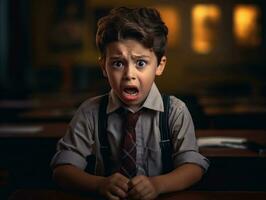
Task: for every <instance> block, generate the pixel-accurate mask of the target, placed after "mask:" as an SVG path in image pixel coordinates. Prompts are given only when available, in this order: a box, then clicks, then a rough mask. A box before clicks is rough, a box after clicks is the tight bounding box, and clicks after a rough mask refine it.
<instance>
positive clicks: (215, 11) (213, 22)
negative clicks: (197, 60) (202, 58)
mask: <svg viewBox="0 0 266 200" xmlns="http://www.w3.org/2000/svg"><path fill="white" fill-rule="evenodd" d="M220 18H221V11H220V8H219V7H218V6H217V5H214V4H197V5H195V6H194V7H193V9H192V48H193V50H194V51H195V52H197V53H200V54H208V53H210V52H211V51H212V50H213V48H214V47H215V44H216V41H217V32H218V25H219V22H220Z"/></svg>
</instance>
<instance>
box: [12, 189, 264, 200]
mask: <svg viewBox="0 0 266 200" xmlns="http://www.w3.org/2000/svg"><path fill="white" fill-rule="evenodd" d="M265 197H266V192H244V191H242V192H237V191H232V192H223V191H219V192H211V191H182V192H176V193H170V194H165V195H161V196H159V197H158V198H157V200H184V199H186V200H213V199H215V200H225V199H241V200H250V199H252V200H264V199H265ZM32 199H38V200H55V199H60V200H96V199H97V200H99V199H103V198H100V197H96V196H79V195H75V194H68V193H64V192H61V191H56V190H18V191H16V192H15V193H14V194H13V195H11V197H10V198H9V200H32Z"/></svg>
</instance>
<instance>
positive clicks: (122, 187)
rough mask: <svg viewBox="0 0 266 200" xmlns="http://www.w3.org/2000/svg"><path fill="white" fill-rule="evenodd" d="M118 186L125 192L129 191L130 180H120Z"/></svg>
mask: <svg viewBox="0 0 266 200" xmlns="http://www.w3.org/2000/svg"><path fill="white" fill-rule="evenodd" d="M116 186H117V187H119V188H121V189H122V190H124V192H128V182H124V181H123V180H118V182H117V183H116Z"/></svg>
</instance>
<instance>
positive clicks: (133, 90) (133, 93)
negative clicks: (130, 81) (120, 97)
mask: <svg viewBox="0 0 266 200" xmlns="http://www.w3.org/2000/svg"><path fill="white" fill-rule="evenodd" d="M123 91H124V92H125V93H126V94H127V95H131V96H136V95H137V94H138V93H139V90H138V88H136V87H126V88H124V90H123Z"/></svg>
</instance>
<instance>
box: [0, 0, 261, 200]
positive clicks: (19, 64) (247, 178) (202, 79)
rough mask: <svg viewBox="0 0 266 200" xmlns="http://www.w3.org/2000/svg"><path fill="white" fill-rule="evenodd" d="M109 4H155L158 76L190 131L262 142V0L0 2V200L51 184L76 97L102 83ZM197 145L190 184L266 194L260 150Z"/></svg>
mask: <svg viewBox="0 0 266 200" xmlns="http://www.w3.org/2000/svg"><path fill="white" fill-rule="evenodd" d="M116 6H132V7H135V6H150V7H156V8H157V9H158V10H159V11H160V13H161V16H162V18H163V19H164V21H165V22H166V24H167V26H168V27H169V41H168V50H167V58H168V62H167V68H166V70H165V72H164V74H163V75H162V76H161V77H159V78H158V79H157V80H156V83H157V85H158V87H159V88H160V90H161V92H162V93H167V94H172V95H175V96H177V97H179V98H180V99H182V100H183V101H184V102H185V103H186V104H187V106H188V108H189V110H190V112H191V114H192V117H193V120H194V123H195V127H196V134H197V136H199V137H203V136H204V137H206V136H227V137H241V138H243V137H245V138H247V139H249V140H250V141H253V142H256V143H258V144H262V145H264V144H265V145H266V122H265V120H266V101H265V100H266V2H265V1H263V0H226V1H224V0H212V1H211V0H186V1H182V0H142V1H137V0H127V1H120V0H108V1H105V0H38V1H34V0H0V155H1V156H0V158H1V159H0V199H1V195H3V197H7V196H9V194H11V193H12V192H14V191H15V190H16V189H18V188H53V187H56V186H55V185H54V184H53V182H52V181H51V176H50V175H51V171H50V169H49V161H50V159H51V156H52V155H53V153H54V151H55V144H56V141H57V140H58V139H59V138H60V137H61V136H62V135H64V133H65V130H66V128H67V124H68V122H69V121H70V119H71V117H72V116H73V114H74V112H75V109H76V108H77V107H78V106H79V105H80V103H81V102H83V101H84V100H85V99H87V98H89V97H91V96H95V95H99V94H103V93H105V92H107V91H108V90H109V87H108V85H107V82H106V80H105V79H104V78H103V76H102V73H101V71H100V68H99V66H98V63H97V60H98V56H99V54H98V52H97V49H96V46H95V33H96V27H97V20H98V19H99V18H100V17H101V16H104V15H105V14H107V13H108V11H109V10H110V9H112V8H113V7H116ZM201 150H202V152H204V153H205V155H206V156H207V157H209V158H210V159H211V161H212V168H210V172H209V174H207V175H206V177H207V178H206V179H205V180H204V181H203V182H201V183H200V184H199V186H198V187H195V188H196V189H204V190H208V189H209V190H256V191H257V190H259V191H260V190H264V191H265V188H266V183H265V181H266V172H265V168H266V160H265V154H263V151H264V150H263V151H260V153H258V151H256V150H255V151H254V150H253V149H244V150H243V149H230V148H209V147H208V148H203V149H201ZM250 172H252V173H250ZM218 179H219V181H218Z"/></svg>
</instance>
